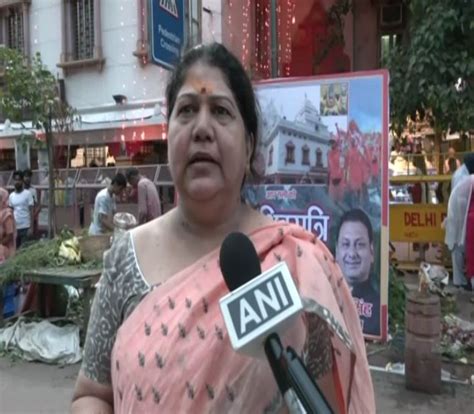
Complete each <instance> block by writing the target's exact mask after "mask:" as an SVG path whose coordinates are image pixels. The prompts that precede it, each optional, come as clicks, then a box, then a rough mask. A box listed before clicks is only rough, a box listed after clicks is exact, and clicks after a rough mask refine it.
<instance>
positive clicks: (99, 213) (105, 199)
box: [89, 173, 127, 236]
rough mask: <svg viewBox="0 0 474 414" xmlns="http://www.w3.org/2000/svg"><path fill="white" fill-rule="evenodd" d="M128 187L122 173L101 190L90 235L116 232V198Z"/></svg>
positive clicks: (95, 205)
mask: <svg viewBox="0 0 474 414" xmlns="http://www.w3.org/2000/svg"><path fill="white" fill-rule="evenodd" d="M126 187H127V180H126V179H125V176H124V175H123V174H121V173H118V174H116V175H115V177H114V178H113V179H112V181H111V183H110V184H109V185H108V186H107V187H106V188H104V189H102V190H100V191H99V192H98V193H97V195H96V197H95V202H94V212H93V213H92V222H91V225H90V227H89V235H91V236H95V235H99V234H105V233H110V232H112V231H113V230H114V222H113V219H114V214H115V212H116V211H117V205H116V203H115V197H116V196H119V195H120V194H121V193H122V191H123V190H125V188H126Z"/></svg>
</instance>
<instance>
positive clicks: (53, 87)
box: [0, 48, 77, 237]
mask: <svg viewBox="0 0 474 414" xmlns="http://www.w3.org/2000/svg"><path fill="white" fill-rule="evenodd" d="M0 63H1V65H2V67H3V69H4V71H3V87H2V88H1V89H0V109H1V111H2V115H3V116H4V117H5V118H8V119H10V121H12V122H18V123H20V124H22V125H23V127H24V129H25V131H28V130H27V129H26V127H25V121H31V123H32V127H33V131H32V132H31V133H30V134H28V133H26V134H23V135H22V136H21V137H20V138H19V139H20V144H22V145H25V144H26V142H27V141H29V142H30V143H31V142H36V141H39V142H37V146H39V147H41V146H43V147H44V146H45V147H46V149H47V150H48V164H49V172H48V176H49V202H48V211H49V235H50V237H52V236H54V233H55V223H54V209H55V203H54V175H55V174H54V157H53V148H54V134H55V133H66V132H68V131H71V130H72V128H73V124H74V121H75V120H76V118H77V116H76V111H75V110H74V109H73V108H71V107H70V106H69V105H68V104H67V102H64V101H63V100H61V98H60V95H59V88H58V86H57V80H56V78H55V77H54V75H53V74H52V73H51V72H50V71H49V70H48V68H47V67H46V66H45V65H44V64H43V61H42V60H41V56H40V54H39V53H37V54H35V55H34V56H32V57H31V59H30V60H29V61H28V60H27V59H26V58H25V57H24V56H23V55H22V54H21V53H20V52H18V51H17V50H14V49H9V48H0ZM35 131H36V132H41V133H44V137H45V141H44V143H43V144H41V143H40V142H41V141H40V140H39V139H38V136H37V134H36V132H35Z"/></svg>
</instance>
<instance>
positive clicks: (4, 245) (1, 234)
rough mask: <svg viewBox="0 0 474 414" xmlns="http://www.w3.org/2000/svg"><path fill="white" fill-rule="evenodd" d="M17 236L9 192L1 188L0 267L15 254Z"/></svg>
mask: <svg viewBox="0 0 474 414" xmlns="http://www.w3.org/2000/svg"><path fill="white" fill-rule="evenodd" d="M15 236H16V228H15V218H14V217H13V211H12V210H11V208H10V207H8V191H7V190H5V189H4V188H0V265H1V264H2V263H3V262H4V261H6V260H7V259H8V258H10V257H12V256H13V255H14V254H15V246H16V242H15ZM1 311H2V310H1V309H0V312H1Z"/></svg>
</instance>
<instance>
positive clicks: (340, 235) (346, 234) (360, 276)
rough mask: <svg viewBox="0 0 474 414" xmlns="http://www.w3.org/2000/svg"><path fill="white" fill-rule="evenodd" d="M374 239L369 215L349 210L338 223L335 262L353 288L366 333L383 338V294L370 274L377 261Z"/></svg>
mask: <svg viewBox="0 0 474 414" xmlns="http://www.w3.org/2000/svg"><path fill="white" fill-rule="evenodd" d="M373 238H374V235H373V229H372V224H371V222H370V219H369V217H368V216H367V214H366V213H365V212H364V211H363V210H361V209H353V210H349V211H347V212H346V213H344V214H343V216H342V217H341V220H340V222H339V230H338V232H337V240H336V261H337V263H338V265H339V266H340V267H341V269H342V273H343V274H344V277H345V279H346V281H347V283H348V284H349V286H350V287H351V290H352V296H353V297H354V299H355V301H356V304H357V308H358V311H359V316H360V319H361V322H362V325H363V331H364V333H366V334H369V335H380V293H379V292H378V291H377V290H376V289H375V288H374V283H375V282H374V280H373V279H374V277H373V275H372V272H371V269H372V266H373V263H374V258H375V254H374V240H373Z"/></svg>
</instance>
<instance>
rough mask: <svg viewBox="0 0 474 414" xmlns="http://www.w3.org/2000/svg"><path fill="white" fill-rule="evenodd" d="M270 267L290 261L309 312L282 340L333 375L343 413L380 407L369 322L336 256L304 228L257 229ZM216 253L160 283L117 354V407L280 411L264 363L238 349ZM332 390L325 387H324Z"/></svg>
mask: <svg viewBox="0 0 474 414" xmlns="http://www.w3.org/2000/svg"><path fill="white" fill-rule="evenodd" d="M250 238H251V239H252V241H253V243H254V244H255V246H256V249H257V252H258V254H259V256H260V259H261V262H262V270H266V269H268V268H270V267H272V266H274V265H275V264H276V263H277V262H279V261H281V260H284V261H286V263H287V264H288V267H289V269H290V272H291V274H292V276H293V278H294V279H295V281H296V284H297V286H298V289H299V292H300V294H301V296H302V297H303V301H304V304H305V312H304V313H303V314H302V316H301V317H300V318H299V319H298V320H297V322H295V323H294V325H293V326H292V328H291V329H290V330H289V331H288V332H286V334H285V335H284V336H283V338H282V342H283V343H284V344H285V345H290V346H292V347H293V348H294V349H295V350H296V351H297V352H298V353H299V354H300V355H302V357H303V358H304V359H305V361H306V363H307V366H308V369H309V370H310V372H311V373H312V375H314V377H315V378H320V377H322V376H327V375H329V376H330V377H331V379H332V382H333V383H334V388H335V390H336V395H337V397H338V400H339V410H340V412H352V413H372V412H375V402H374V396H373V388H372V383H371V379H370V374H369V371H368V365H367V359H366V356H365V347H364V341H363V337H362V332H361V329H360V322H359V318H358V315H357V311H356V309H355V305H354V303H353V300H352V297H351V294H350V291H349V288H348V287H347V285H346V283H345V281H344V279H343V277H342V274H341V272H340V270H339V268H338V267H337V266H336V264H335V261H334V259H333V258H332V255H331V254H330V252H329V251H328V250H327V248H326V247H325V246H324V244H323V243H322V242H320V241H318V240H317V239H316V238H315V237H314V236H313V235H311V234H310V233H307V232H306V231H304V230H302V229H300V228H299V227H297V226H294V225H289V224H285V223H275V224H273V225H270V226H266V227H263V228H261V229H258V230H256V231H255V232H253V233H252V234H250ZM218 256H219V252H218V251H214V252H212V253H210V254H209V255H207V256H205V257H203V258H202V259H200V260H199V261H197V262H196V263H194V264H193V265H192V266H190V267H188V268H186V269H185V270H183V271H181V272H179V273H178V274H176V275H175V276H173V277H172V278H170V279H169V280H168V281H166V282H165V283H164V284H161V285H159V286H157V287H155V288H154V289H152V290H151V292H150V293H149V294H148V295H147V296H146V297H145V298H144V299H143V300H142V301H141V303H140V304H139V305H138V306H137V307H136V308H135V310H134V311H133V312H132V314H131V315H130V316H129V317H128V319H126V321H125V322H124V323H123V324H122V326H121V327H120V329H119V331H118V334H117V339H116V341H115V345H114V349H113V352H112V382H113V390H114V408H115V412H116V413H140V412H143V413H150V412H158V411H159V412H170V413H171V412H172V413H185V412H193V413H204V412H205V413H273V412H275V413H276V412H281V410H282V408H283V407H284V405H283V400H282V398H281V396H280V394H279V391H278V388H277V385H276V383H275V380H274V379H273V376H272V373H271V370H270V368H269V367H268V364H267V362H266V361H265V360H257V359H252V358H250V357H246V356H243V355H239V354H237V353H235V352H234V351H233V349H232V347H231V345H230V341H229V338H228V336H227V332H226V328H225V325H224V321H223V318H222V315H221V312H220V308H219V299H220V298H221V297H222V296H224V295H225V294H227V293H228V289H227V287H226V286H225V283H224V280H223V277H222V274H221V271H220V268H219V262H218ZM323 392H324V387H323Z"/></svg>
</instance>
